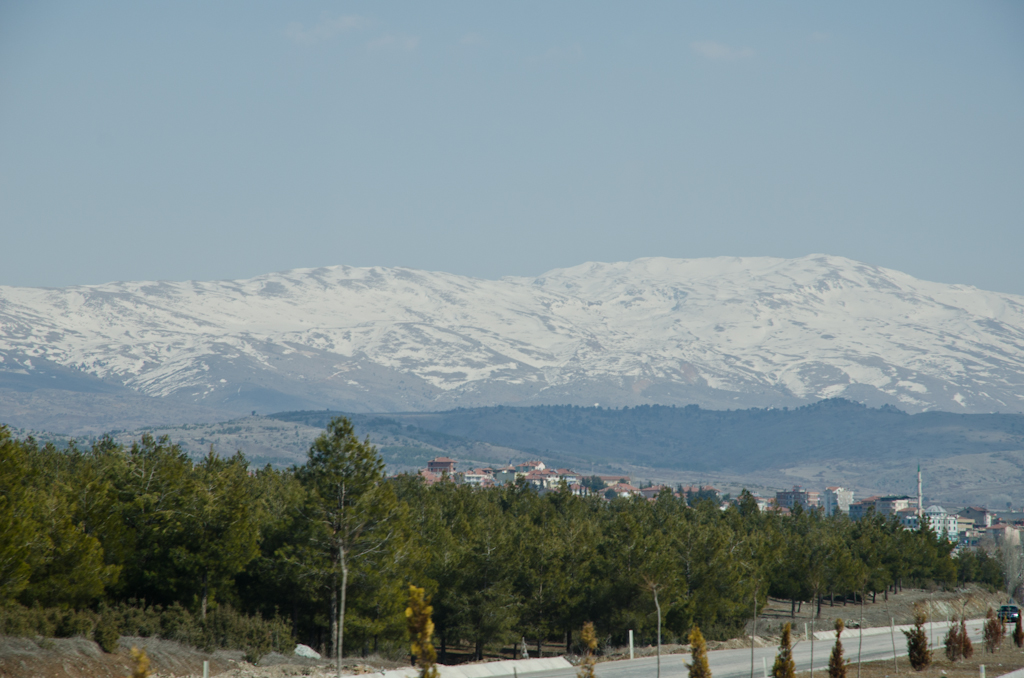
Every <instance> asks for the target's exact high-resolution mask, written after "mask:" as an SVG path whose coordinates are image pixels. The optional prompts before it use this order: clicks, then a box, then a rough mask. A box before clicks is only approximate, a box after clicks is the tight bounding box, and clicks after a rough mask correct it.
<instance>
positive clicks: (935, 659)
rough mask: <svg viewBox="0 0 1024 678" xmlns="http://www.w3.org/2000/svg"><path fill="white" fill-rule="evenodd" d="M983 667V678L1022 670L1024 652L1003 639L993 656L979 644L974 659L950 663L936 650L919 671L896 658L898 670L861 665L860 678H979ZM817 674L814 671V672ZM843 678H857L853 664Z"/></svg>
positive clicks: (889, 663)
mask: <svg viewBox="0 0 1024 678" xmlns="http://www.w3.org/2000/svg"><path fill="white" fill-rule="evenodd" d="M982 664H984V665H985V675H986V678H998V676H1001V675H1003V674H1005V673H1009V672H1010V671H1015V670H1017V669H1019V668H1024V650H1020V649H1018V648H1017V647H1016V646H1015V645H1014V644H1013V641H1012V640H1011V639H1010V638H1009V637H1007V638H1006V639H1005V640H1004V641H1003V644H1002V647H1000V649H999V650H998V651H997V652H995V653H994V654H989V653H988V652H985V647H984V645H983V644H982V643H981V642H980V641H976V642H975V643H974V656H973V657H971V658H970V659H968V660H964V661H958V662H956V663H953V662H950V661H948V660H947V659H946V656H945V655H944V654H942V652H941V650H940V651H934V650H933V651H932V664H931V666H929V667H928V668H926V669H925V670H923V671H914V670H913V669H912V668H911V667H910V664H909V662H908V661H907V658H906V657H900V658H898V659H897V666H898V670H896V671H894V670H893V665H892V660H891V659H889V660H886V661H878V662H865V663H863V664H861V666H860V678H894V677H895V676H906V677H907V678H979V676H980V675H981V665H982ZM815 674H816V675H817V674H818V671H815ZM846 675H847V678H858V675H857V665H856V664H850V665H849V667H848V668H847V670H846ZM827 677H828V671H825V670H822V671H821V678H827Z"/></svg>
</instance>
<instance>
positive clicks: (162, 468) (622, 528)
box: [0, 419, 1002, 663]
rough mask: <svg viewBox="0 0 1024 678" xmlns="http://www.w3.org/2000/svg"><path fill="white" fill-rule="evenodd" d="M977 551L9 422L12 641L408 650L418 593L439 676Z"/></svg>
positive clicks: (2, 558)
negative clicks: (473, 659) (459, 663)
mask: <svg viewBox="0 0 1024 678" xmlns="http://www.w3.org/2000/svg"><path fill="white" fill-rule="evenodd" d="M964 558H965V556H962V557H960V558H954V557H952V555H951V545H950V544H948V543H946V542H944V541H941V540H939V539H938V538H936V536H935V535H934V534H932V533H931V532H929V531H928V530H922V531H918V532H908V531H906V530H904V529H902V528H901V527H900V526H899V524H898V523H896V522H895V521H893V520H885V519H883V518H881V517H879V516H869V517H867V518H865V519H863V520H861V521H858V522H856V523H854V522H851V521H849V520H848V519H846V518H845V517H842V516H838V517H830V518H825V517H822V516H821V515H820V514H819V513H818V512H801V511H799V510H797V511H795V512H794V514H793V515H792V516H781V515H778V514H776V513H763V512H760V511H759V510H758V509H757V506H756V503H755V502H754V500H753V498H752V497H751V496H750V495H748V494H744V495H743V496H742V497H741V498H740V500H739V501H738V503H737V505H736V506H733V507H731V508H729V509H728V510H725V511H722V510H720V509H719V507H718V506H717V505H715V504H714V503H712V502H710V501H703V500H701V499H700V498H699V497H693V498H692V505H691V504H690V503H688V502H687V501H686V498H677V497H674V496H673V495H672V494H671V493H670V492H667V491H665V492H663V493H662V494H661V495H660V496H659V497H658V498H657V499H656V500H655V501H646V500H643V499H640V498H637V499H633V500H626V499H616V500H614V501H611V502H606V501H603V500H602V499H601V498H599V497H586V498H581V497H576V496H573V495H571V494H570V493H569V492H568V491H567V490H563V491H558V492H552V493H549V494H546V495H544V496H540V495H538V494H537V493H536V492H535V491H533V490H531V489H529V488H528V487H526V486H523V485H515V486H507V487H503V488H499V489H490V490H478V489H473V488H470V487H466V486H455V485H453V484H451V483H440V484H437V485H433V486H430V487H427V486H425V485H424V484H423V482H422V481H421V479H420V478H418V477H416V476H399V477H398V478H391V479H389V478H386V477H385V476H384V472H383V464H382V463H381V460H380V457H379V455H378V454H377V451H376V450H375V449H374V448H373V446H372V445H370V444H369V441H368V440H359V439H358V438H357V437H356V435H355V432H354V431H353V429H352V426H351V425H350V424H349V422H347V421H346V420H343V419H337V420H334V421H332V422H330V425H329V427H328V429H327V430H326V431H325V432H324V434H323V435H322V436H321V437H320V438H318V439H317V441H316V442H315V443H314V444H313V445H312V446H311V449H310V454H309V459H308V461H307V463H305V464H304V465H302V466H300V467H297V468H292V469H287V470H278V469H273V468H270V467H266V468H262V469H250V468H249V463H248V461H247V460H246V459H245V457H243V456H242V455H241V454H237V455H235V456H233V457H230V458H221V457H218V456H217V455H215V454H214V453H213V450H211V452H210V454H209V455H207V456H205V457H204V458H202V459H200V460H198V461H193V460H191V459H189V458H188V457H187V456H186V455H184V454H183V453H182V452H181V450H180V449H178V448H177V447H176V446H175V445H172V444H171V443H170V442H169V441H167V440H166V439H161V440H156V439H154V438H152V437H143V438H142V439H141V440H139V441H138V442H137V443H135V444H133V445H132V446H131V447H128V448H124V447H121V446H118V445H116V444H114V443H113V442H112V441H110V440H109V439H103V440H100V441H99V442H97V443H96V444H95V445H93V446H92V447H91V448H90V449H88V450H79V449H75V448H71V449H68V450H58V449H55V448H53V447H52V446H49V445H39V444H37V443H36V442H35V441H33V440H31V439H28V440H20V441H19V440H15V439H13V438H12V437H11V436H10V435H9V433H8V432H7V430H6V429H3V428H0V610H2V611H0V633H31V634H40V635H78V634H81V635H86V636H88V635H92V637H95V638H96V639H97V640H98V641H99V642H101V643H103V644H104V646H105V647H109V646H110V645H111V642H112V641H111V640H110V639H111V638H112V637H113V635H114V634H120V635H142V636H146V635H148V636H160V637H165V638H172V639H178V640H182V641H184V642H189V643H192V644H195V645H200V646H204V647H244V648H246V649H250V648H254V649H253V652H255V653H256V654H258V653H259V652H261V651H266V649H267V648H273V649H279V650H287V649H289V645H290V644H292V643H294V642H295V641H298V642H303V643H306V644H308V645H311V646H313V647H316V648H319V649H322V650H324V651H325V653H327V654H329V655H332V656H333V655H334V654H336V648H338V647H343V648H345V651H346V652H347V653H348V654H362V653H368V652H372V651H375V650H381V649H383V648H390V647H396V646H397V645H404V644H405V642H406V634H407V630H406V618H405V614H404V613H405V609H406V606H407V601H408V590H409V589H408V586H409V583H410V582H415V583H416V584H417V585H420V586H423V587H424V589H425V595H426V596H428V597H429V598H430V600H431V602H432V607H433V614H432V621H433V623H434V625H435V635H436V640H437V642H438V645H439V650H440V653H439V654H440V660H441V662H442V663H443V662H445V661H446V660H447V659H448V657H447V656H446V653H447V652H448V650H449V649H450V648H452V647H453V646H455V645H458V646H460V647H461V648H466V647H467V646H468V647H469V648H470V650H471V651H472V653H474V654H476V655H477V656H480V655H481V654H482V653H483V650H484V649H485V648H498V647H508V646H509V645H510V644H511V643H513V642H514V641H516V640H518V639H519V638H522V637H526V638H529V639H531V641H536V642H540V641H541V640H555V639H557V640H559V641H563V642H565V643H566V644H567V648H568V646H571V644H572V643H573V642H575V641H579V629H580V628H581V627H582V626H583V624H584V622H587V621H591V622H593V623H594V624H595V626H596V627H597V628H599V629H601V634H602V638H606V639H608V640H609V641H611V642H612V643H616V644H621V643H624V642H625V637H626V632H627V630H628V629H634V630H635V632H636V634H637V638H638V642H640V643H645V642H653V641H654V640H655V636H656V633H657V624H658V615H657V613H656V609H655V604H654V600H653V597H652V595H651V592H652V591H654V590H656V591H657V595H658V599H659V604H660V607H661V611H662V614H663V619H664V631H665V634H666V635H667V636H668V639H669V640H670V641H672V640H675V641H679V640H682V639H685V638H686V637H687V636H688V634H689V633H690V631H691V629H692V628H693V627H694V626H696V625H699V626H700V628H701V629H702V630H703V631H704V633H705V635H707V636H708V637H709V638H712V639H719V638H725V637H729V636H732V635H734V634H736V633H738V632H739V631H740V629H741V628H742V626H743V624H744V623H745V622H746V621H747V620H748V619H749V616H750V615H751V613H752V609H751V608H752V603H754V605H753V606H756V607H757V608H758V609H760V608H761V607H762V606H763V605H764V604H765V600H766V596H767V595H768V594H769V593H770V594H771V595H773V596H777V597H784V598H789V599H792V600H793V601H808V602H812V603H814V604H816V605H818V606H819V609H820V605H821V604H822V602H821V601H822V600H825V601H828V600H829V599H830V598H832V597H836V596H838V597H839V598H840V599H848V598H855V597H856V596H864V595H869V596H870V595H874V594H875V593H884V592H887V591H889V590H891V589H892V588H893V587H898V586H901V585H903V584H907V585H915V584H916V585H925V584H928V585H931V584H937V585H939V586H954V585H956V584H957V583H958V582H961V581H971V580H977V578H979V577H988V576H993V578H994V579H996V581H995V584H996V585H1001V583H1002V576H1001V572H999V571H998V569H996V570H995V572H994V575H993V574H992V572H991V568H990V567H989V565H990V563H989V562H988V561H987V560H986V561H979V560H978V559H977V557H976V556H974V555H971V556H969V558H971V559H973V560H971V561H970V562H967V561H965V560H964ZM989 560H991V561H993V562H994V561H995V559H989ZM986 573H987V574H986ZM141 601H146V602H145V603H143V602H141ZM574 635H575V638H574ZM113 642H116V640H115V641H113ZM406 647H407V646H406Z"/></svg>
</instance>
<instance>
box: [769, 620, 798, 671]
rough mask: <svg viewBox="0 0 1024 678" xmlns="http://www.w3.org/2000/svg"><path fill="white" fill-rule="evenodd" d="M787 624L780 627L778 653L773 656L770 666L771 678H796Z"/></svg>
mask: <svg viewBox="0 0 1024 678" xmlns="http://www.w3.org/2000/svg"><path fill="white" fill-rule="evenodd" d="M791 633H792V631H791V629H790V625H789V622H786V625H785V626H783V627H782V640H780V641H779V653H778V654H777V655H775V663H774V664H773V665H772V678H796V662H795V661H793V639H792V637H791Z"/></svg>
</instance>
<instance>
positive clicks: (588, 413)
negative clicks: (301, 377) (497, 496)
mask: <svg viewBox="0 0 1024 678" xmlns="http://www.w3.org/2000/svg"><path fill="white" fill-rule="evenodd" d="M339 414H341V413H336V412H326V411H320V412H317V411H304V412H281V413H277V414H272V415H270V417H272V418H274V419H279V420H282V421H290V422H302V423H306V424H309V425H314V426H320V427H322V426H326V425H327V422H328V421H330V419H331V418H333V417H335V416H338V415H339ZM345 416H348V417H349V418H350V419H351V420H352V421H353V423H355V424H356V425H357V426H359V427H360V429H361V430H367V429H372V430H373V431H374V432H376V431H378V430H379V431H382V432H387V431H388V426H389V425H391V426H392V427H395V426H398V427H401V428H404V429H405V430H404V431H402V433H403V434H404V435H406V436H408V437H412V438H418V439H420V440H422V441H423V442H425V443H429V444H434V445H439V446H441V447H442V448H444V447H446V446H448V445H449V444H450V443H453V442H457V441H463V442H465V441H482V442H486V443H490V444H492V445H501V446H505V447H511V448H515V449H518V450H523V451H530V452H532V453H535V454H537V455H539V456H542V457H543V458H546V459H550V458H558V459H561V460H564V461H565V462H566V463H569V464H572V463H578V464H581V465H583V464H585V463H588V462H592V463H609V462H613V463H627V464H636V465H639V466H649V467H653V468H673V469H684V470H688V471H715V472H727V471H731V472H737V473H749V472H751V471H757V470H759V469H765V468H785V467H787V466H794V465H798V464H803V463H808V462H814V461H820V460H831V459H859V460H865V459H868V460H879V461H884V460H892V459H897V458H913V459H924V460H927V459H934V458H941V457H947V456H952V455H961V454H978V453H983V452H1003V451H1007V450H1020V449H1024V415H1021V414H954V413H951V412H923V413H920V414H913V415H911V414H907V413H906V412H903V411H901V410H899V409H897V408H895V407H889V406H885V407H881V408H871V407H866V406H864V405H862V404H860V403H855V402H851V401H849V400H845V399H843V398H831V399H827V400H821V401H819V402H817V403H813V404H811V405H805V406H803V407H798V408H794V409H789V408H769V409H758V408H753V409H747V410H705V409H701V408H700V407H697V406H696V405H687V406H686V407H671V406H663V405H641V406H638V407H623V408H618V409H616V408H603V407H578V406H573V405H544V406H536V407H505V406H497V407H478V408H460V409H456V410H449V411H445V412H410V413H404V414H387V415H367V414H347V415H345ZM408 427H412V428H408ZM445 438H447V439H445Z"/></svg>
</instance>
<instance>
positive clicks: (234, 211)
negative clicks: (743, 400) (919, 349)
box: [0, 0, 1024, 294]
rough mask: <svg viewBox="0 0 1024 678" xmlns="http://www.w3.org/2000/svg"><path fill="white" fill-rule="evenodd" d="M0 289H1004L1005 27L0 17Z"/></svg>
mask: <svg viewBox="0 0 1024 678" xmlns="http://www.w3.org/2000/svg"><path fill="white" fill-rule="evenodd" d="M0 235H2V238H0V252H2V254H3V257H2V260H0V261H2V264H0V284H6V285H41V286H62V285H69V284H76V283H98V282H105V281H110V280H127V279H172V280H184V279H223V278H241V277H249V276H253V275H258V274H260V273H265V272H270V271H276V270H283V269H289V268H298V267H307V266H321V265H330V264H349V265H356V266H370V265H383V266H411V267H415V268H425V269H432V270H444V271H451V272H454V273H462V274H467V275H474V276H480V277H487V278H497V277H500V276H503V275H536V274H538V273H541V272H543V271H546V270H548V269H551V268H556V267H565V266H572V265H576V264H579V263H582V262H584V261H591V260H600V261H617V260H626V259H634V258H636V257H643V256H670V257H705V256H718V255H744V256H754V255H771V256H781V257H794V256H802V255H805V254H810V253H814V252H824V253H829V254H836V255H841V256H846V257H850V258H853V259H858V260H861V261H866V262H869V263H872V264H878V265H882V266H887V267H891V268H896V269H900V270H903V271H906V272H908V273H910V274H912V275H915V276H918V277H922V278H926V279H931V280H939V281H943V282H957V283H967V284H972V285H977V286H979V287H983V288H988V289H993V290H999V291H1005V292H1014V293H1017V294H1024V3H1020V2H1007V3H999V2H955V3H945V2H935V1H932V0H929V1H928V2H898V3H893V2H877V3H871V2H857V3H834V2H828V3H824V2H806V3H785V2H770V3H766V2H743V3H730V2H716V3H682V2H677V1H672V2H665V3H656V2H643V3H636V2H619V3H614V4H612V3H598V2H592V1H587V2H575V3H570V2H538V3H528V2H522V1H517V2H507V3H493V2H466V3H454V2H447V3H424V2H416V3H411V2H410V3H398V2H395V3H320V2H303V3H295V2H288V3H284V2H281V3H257V2H250V1H246V2H228V1H219V2H215V3H211V2H194V3H192V2H179V1H175V2H163V3H158V2H94V3H81V2H74V3H67V2H47V3H39V2H25V3H13V2H7V3H3V4H0Z"/></svg>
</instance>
